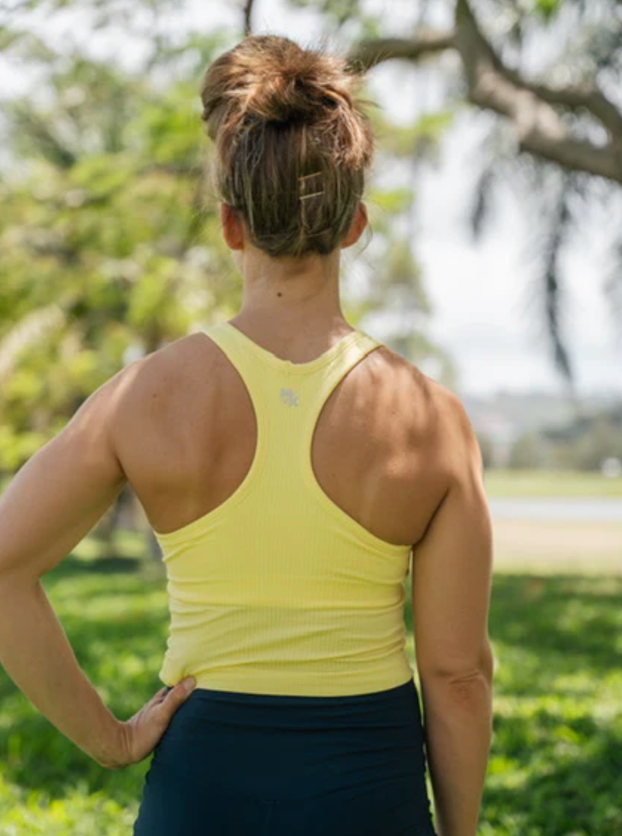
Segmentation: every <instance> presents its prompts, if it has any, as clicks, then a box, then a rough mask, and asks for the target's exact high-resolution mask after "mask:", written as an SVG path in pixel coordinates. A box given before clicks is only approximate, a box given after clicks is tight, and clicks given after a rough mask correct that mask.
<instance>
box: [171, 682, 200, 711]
mask: <svg viewBox="0 0 622 836" xmlns="http://www.w3.org/2000/svg"><path fill="white" fill-rule="evenodd" d="M196 684H197V681H196V679H195V678H194V677H193V676H187V677H186V678H185V679H182V680H181V682H178V683H177V685H176V686H175V687H174V688H172V689H171V690H170V691H169V692H168V694H167V695H166V697H165V699H164V705H166V707H167V708H171V709H172V710H173V711H175V709H176V708H178V707H179V706H180V705H181V704H182V702H184V700H186V699H187V698H188V697H189V696H190V694H191V693H192V691H193V689H194V687H195V686H196Z"/></svg>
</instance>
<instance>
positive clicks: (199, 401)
mask: <svg viewBox="0 0 622 836" xmlns="http://www.w3.org/2000/svg"><path fill="white" fill-rule="evenodd" d="M232 322H235V320H232ZM239 330H242V329H241V328H240V329H239ZM248 338H249V339H253V337H252V336H251V335H248ZM253 341H254V342H255V344H256V345H259V342H257V341H256V340H253ZM334 341H336V340H334ZM328 342H329V339H328V337H327V343H328ZM263 347H264V348H265V349H266V350H267V351H271V353H272V354H274V355H275V356H276V357H283V358H284V359H287V358H286V355H285V352H284V351H278V350H277V349H276V346H275V347H274V350H271V349H270V348H268V346H267V345H266V346H263ZM309 359H312V358H309ZM293 362H298V361H295V360H294V361H293ZM132 365H133V367H134V368H133V370H132V372H131V373H129V372H130V369H127V370H126V379H127V381H128V383H130V385H128V386H127V387H126V391H125V392H124V394H123V398H122V399H121V400H120V403H121V408H120V409H118V410H117V413H116V416H117V429H116V432H117V442H116V443H117V450H118V451H119V452H120V453H121V455H122V458H123V463H124V469H125V471H126V473H127V475H128V479H129V481H130V482H131V484H132V488H133V489H134V491H135V492H136V494H137V496H138V498H139V499H140V502H141V504H142V506H143V507H144V509H145V512H146V514H147V516H148V518H149V521H150V523H151V525H152V526H153V528H154V530H155V531H156V533H157V532H164V533H168V532H172V531H175V530H177V529H180V528H181V527H183V526H185V525H187V524H188V523H190V522H192V521H193V520H195V519H198V518H199V517H202V516H204V515H206V514H208V513H209V512H210V511H212V510H213V509H215V508H216V507H218V506H219V505H221V504H222V503H223V502H224V501H225V500H226V499H227V498H228V497H229V496H231V495H232V494H233V493H234V492H235V491H236V489H237V487H238V486H239V485H240V484H241V483H242V481H243V479H244V478H245V476H246V474H247V472H248V470H249V469H250V467H251V463H252V460H253V457H254V453H255V448H256V443H257V428H256V422H255V417H254V412H253V407H252V403H251V400H250V398H249V395H248V392H247V390H246V387H245V385H244V383H243V381H242V380H241V378H240V375H239V374H238V372H237V371H236V369H235V368H234V366H233V365H232V363H231V362H230V361H229V360H228V359H227V357H226V356H225V355H224V354H223V352H222V351H221V349H220V348H219V347H218V346H217V345H216V344H215V343H214V342H213V341H212V340H210V339H209V338H207V337H206V336H205V335H204V334H201V333H196V334H192V335H190V336H189V337H184V338H182V339H179V340H176V341H175V342H174V343H172V344H170V345H169V346H167V347H166V348H164V349H160V350H159V351H157V352H154V353H153V354H151V355H149V356H148V357H146V358H144V359H143V360H140V361H137V362H135V363H133V364H132ZM128 373H129V374H128ZM455 402H456V401H455V397H454V396H453V395H452V394H451V393H450V392H449V391H448V390H447V389H445V387H443V386H441V385H440V384H438V383H436V382H435V381H433V380H431V379H430V378H428V377H426V376H425V375H424V374H423V373H422V372H421V371H420V370H418V369H417V367H416V366H414V365H413V364H411V363H410V362H408V361H407V360H406V359H404V358H403V357H401V356H400V355H399V354H397V353H395V352H394V351H392V350H391V349H390V348H389V347H388V346H385V345H381V346H380V347H379V348H377V349H376V350H374V351H372V352H370V353H369V354H368V355H367V356H365V357H364V358H363V359H362V360H361V361H360V362H359V363H357V365H356V366H355V367H354V368H353V369H352V370H351V371H350V372H349V373H348V374H347V375H346V376H345V377H344V378H343V380H342V381H341V382H339V383H338V384H337V386H336V387H335V388H334V389H333V391H332V393H331V394H330V395H329V397H328V399H327V400H326V405H325V407H324V409H323V410H322V411H321V413H320V416H319V419H318V421H317V425H316V430H315V433H314V443H313V455H312V461H313V471H314V473H315V475H316V479H317V481H318V483H319V484H320V485H321V487H322V489H323V490H324V492H325V493H326V495H327V496H328V497H329V498H330V499H331V500H332V502H333V503H335V504H336V505H337V506H338V507H339V508H341V509H342V510H343V511H345V512H346V513H347V514H348V515H349V516H351V517H352V518H353V519H354V520H356V521H357V522H358V523H360V524H361V525H362V526H363V527H364V528H366V529H367V530H369V531H370V532H371V533H372V534H374V535H375V536H377V537H379V538H381V539H382V540H386V541H387V542H389V543H396V544H403V543H410V544H413V545H414V544H416V543H417V542H418V541H419V540H420V539H421V537H422V536H423V534H424V532H425V530H426V527H427V526H428V523H429V522H430V519H431V517H432V515H433V513H434V511H435V509H436V508H437V507H438V505H439V503H440V501H441V499H442V498H443V496H444V494H445V492H446V490H447V486H448V472H449V471H448V462H450V461H451V459H452V457H453V455H454V451H452V443H454V444H456V443H458V441H459V439H457V438H456V437H455V435H454V434H453V433H451V431H450V430H449V428H450V426H451V423H452V417H453V416H452V408H453V409H454V410H455ZM453 420H454V421H455V418H454V419H453ZM274 452H276V451H274Z"/></svg>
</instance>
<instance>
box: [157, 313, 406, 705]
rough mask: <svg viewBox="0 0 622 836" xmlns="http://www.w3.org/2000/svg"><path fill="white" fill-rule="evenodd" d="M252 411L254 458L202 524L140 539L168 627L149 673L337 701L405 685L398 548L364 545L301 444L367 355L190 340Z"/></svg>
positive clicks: (358, 334)
mask: <svg viewBox="0 0 622 836" xmlns="http://www.w3.org/2000/svg"><path fill="white" fill-rule="evenodd" d="M203 332H204V333H205V334H207V336H208V337H209V338H210V339H212V340H213V341H214V342H216V343H217V344H218V345H219V347H220V348H221V349H222V350H223V351H224V353H225V354H226V355H227V357H228V359H229V360H230V361H231V363H232V364H233V365H234V366H235V368H236V369H237V371H238V372H239V374H240V375H241V377H242V380H243V381H244V383H245V385H246V388H247V390H248V393H249V396H250V398H251V400H252V402H253V406H254V410H255V416H256V421H257V448H256V452H255V457H254V459H253V462H252V465H251V468H250V470H249V472H248V473H247V475H246V477H245V478H244V480H243V482H242V483H241V484H240V485H239V487H238V488H237V489H236V490H235V492H234V493H233V494H232V495H231V496H229V497H228V498H227V499H226V500H225V501H224V502H223V503H222V504H221V505H219V506H218V507H217V508H215V509H214V510H212V511H210V512H209V513H208V514H206V515H204V516H202V517H199V518H198V519H196V520H193V521H192V522H190V523H189V524H188V525H185V526H183V527H182V528H179V529H177V530H175V531H172V532H169V533H166V534H164V533H159V532H155V531H154V534H155V536H156V538H157V540H158V542H159V544H160V547H161V549H162V554H163V559H164V563H165V567H166V573H167V592H168V595H169V609H170V617H171V619H170V627H169V636H168V640H167V648H166V653H165V656H164V660H163V663H162V667H161V669H160V672H159V677H160V679H161V680H162V682H164V683H165V684H166V685H175V684H176V683H177V682H179V681H180V680H181V679H183V677H184V676H187V675H188V674H192V675H193V676H194V677H196V680H197V687H199V688H210V689H216V690H224V691H235V692H243V693H250V694H275V695H299V696H346V695H355V694H366V693H371V692H375V691H383V690H386V689H389V688H394V687H396V686H399V685H402V684H404V683H405V682H407V681H408V680H410V679H412V677H413V673H414V671H413V669H412V667H411V666H410V663H409V659H408V655H407V652H406V636H405V626H404V608H403V605H404V599H405V592H404V581H405V578H406V575H407V572H408V562H409V557H410V550H411V545H410V544H405V545H395V544H392V543H388V542H386V541H385V540H382V539H380V538H379V537H376V536H375V535H374V534H372V533H371V532H369V531H368V530H367V529H365V528H364V527H363V526H362V525H360V524H359V523H358V522H356V521H355V520H354V519H353V518H352V517H350V516H349V515H348V514H347V513H346V512H345V511H342V510H341V509H340V508H339V507H338V506H337V505H335V503H333V502H332V501H331V500H330V499H329V497H328V496H327V494H325V493H324V491H323V490H322V488H321V487H320V485H319V483H318V482H317V480H316V479H315V475H314V473H313V469H312V465H311V440H312V435H313V431H314V428H315V424H316V421H317V418H318V416H319V414H320V411H321V408H322V406H323V405H324V403H325V401H326V399H327V398H328V396H329V395H330V393H331V392H332V391H333V389H334V387H335V386H336V385H337V384H338V383H339V381H340V380H341V379H342V378H343V377H344V375H345V374H346V373H347V372H348V371H349V370H350V369H351V368H352V367H353V366H355V365H356V364H357V363H358V362H359V361H360V360H361V359H362V358H363V357H364V356H365V355H367V354H368V353H369V352H370V351H373V350H374V349H375V348H376V347H378V346H379V345H382V343H380V342H379V341H378V340H375V339H374V338H373V337H371V336H369V335H368V334H366V333H364V332H363V331H360V330H355V331H352V332H351V333H349V334H347V335H346V336H345V337H343V338H342V339H341V340H340V342H338V343H337V344H336V345H334V346H332V348H330V349H329V350H328V351H326V352H324V354H322V355H320V356H319V357H316V358H315V359H314V360H312V361H311V362H309V363H300V364H299V363H292V362H291V361H289V360H282V359H281V358H278V357H276V355H274V354H272V353H271V352H269V351H267V350H266V349H264V348H262V347H261V346H259V345H257V344H256V343H254V342H253V341H252V340H251V339H250V338H249V337H247V336H246V335H245V334H243V333H242V331H240V330H239V329H238V328H236V327H235V326H234V325H232V324H230V323H229V322H220V323H217V324H215V325H211V326H208V327H207V328H205V329H203Z"/></svg>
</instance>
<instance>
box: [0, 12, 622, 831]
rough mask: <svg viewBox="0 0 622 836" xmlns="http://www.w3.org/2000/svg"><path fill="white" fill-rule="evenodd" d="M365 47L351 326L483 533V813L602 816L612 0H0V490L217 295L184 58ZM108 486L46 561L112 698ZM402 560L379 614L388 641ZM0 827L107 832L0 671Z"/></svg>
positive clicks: (611, 546) (608, 581)
mask: <svg viewBox="0 0 622 836" xmlns="http://www.w3.org/2000/svg"><path fill="white" fill-rule="evenodd" d="M251 31H252V32H253V33H257V34H261V33H273V34H283V35H288V36H289V37H292V38H294V39H295V40H297V41H298V42H299V43H301V45H304V46H313V45H316V44H318V43H319V42H320V41H321V40H323V41H324V42H327V43H328V45H329V47H332V48H334V49H336V50H339V51H340V52H342V53H343V54H346V55H347V56H348V60H349V62H350V64H351V66H352V67H353V68H363V69H366V70H367V73H368V74H367V79H368V80H367V87H366V91H365V96H366V97H368V98H369V99H371V100H372V101H373V102H375V105H373V106H370V107H369V110H368V112H369V115H370V117H371V118H372V121H373V124H374V128H375V131H376V136H377V141H378V147H377V157H376V163H375V167H374V171H373V174H372V177H371V178H370V180H369V182H368V187H367V196H366V203H367V206H368V210H369V215H370V222H371V229H372V232H373V235H372V237H371V238H367V237H366V236H363V239H362V241H361V243H359V244H357V245H356V246H355V247H353V248H351V249H348V250H345V251H344V253H343V256H342V280H341V281H342V299H343V305H342V307H343V310H344V314H345V316H346V319H347V320H348V321H349V322H350V323H351V324H353V325H354V326H356V327H358V328H361V329H363V330H365V331H367V332H368V333H370V334H371V335H373V336H376V337H378V338H379V339H381V340H383V341H385V342H386V343H387V344H388V345H389V346H390V347H391V348H393V349H394V350H395V351H398V352H400V353H401V354H402V355H403V356H405V357H406V358H408V359H409V360H410V361H411V362H413V363H415V364H416V365H417V366H419V368H421V369H422V371H424V372H425V373H426V374H428V375H429V376H430V377H432V378H434V379H436V380H438V381H440V382H441V383H443V384H444V385H446V386H448V387H450V388H451V389H453V390H454V391H455V392H456V393H457V394H458V395H459V396H460V398H461V399H462V401H463V403H464V405H465V407H466V409H467V412H468V414H469V416H470V418H471V421H472V424H473V427H474V429H475V431H476V433H477V436H478V439H479V442H480V447H481V450H482V455H483V460H484V466H485V472H484V480H485V485H486V489H487V494H488V497H489V503H490V509H491V514H492V518H493V526H494V536H495V576H494V588H493V600H492V604H491V615H490V633H491V639H492V643H493V648H494V652H495V662H496V670H495V683H496V694H495V732H494V740H493V748H492V752H491V760H490V766H489V777H488V781H487V786H486V791H485V796H484V803H483V806H482V819H481V833H482V834H484V836H493V834H494V836H510V834H512V836H515V834H521V836H614V834H615V836H619V833H620V832H622V806H621V804H620V798H622V715H621V713H620V708H619V702H620V701H619V694H620V693H621V689H622V92H621V91H622V3H621V2H620V0H589V2H588V1H587V0H504V2H502V1H501V0H458V2H455V0H428V2H424V0H421V2H415V1H414V0H413V2H409V3H406V2H401V0H367V2H365V0H314V2H311V0H255V1H254V2H252V0H251V2H249V0H246V1H245V2H233V1H232V2H218V0H215V1H214V2H209V3H207V2H205V0H203V2H199V0H176V2H172V0H109V2H106V3H104V2H101V0H50V1H49V2H45V1H44V0H38V1H37V0H13V2H11V0H0V107H1V112H0V490H2V489H4V487H6V485H7V484H8V482H9V481H10V479H11V478H12V476H13V475H14V473H15V472H16V471H17V470H18V469H19V468H20V467H21V466H22V465H23V464H24V463H25V462H26V461H27V460H28V459H29V458H30V457H31V456H32V455H33V454H34V453H35V452H36V451H37V450H38V449H39V448H40V447H41V446H42V445H43V444H44V443H45V442H46V441H47V440H49V439H50V438H52V437H53V436H54V435H56V434H57V433H58V432H59V431H60V430H61V429H62V427H63V426H64V425H65V424H66V422H67V421H68V419H69V418H70V417H71V415H72V414H73V413H74V412H75V411H76V410H77V408H78V407H79V406H80V404H81V403H82V402H83V401H84V400H85V399H86V397H88V395H89V394H90V393H91V392H93V391H94V390H95V389H96V388H98V387H99V386H100V385H101V384H102V383H103V382H104V381H106V380H108V379H109V378H110V377H111V376H112V375H113V374H115V373H116V372H117V371H118V370H119V369H120V368H122V367H123V366H124V365H126V364H128V363H130V362H132V361H133V360H136V359H138V358H140V357H141V356H143V355H145V354H146V353H150V352H153V351H156V350H158V349H159V348H161V347H163V346H164V345H165V344H166V343H168V342H170V341H172V340H175V339H178V338H179V337H182V336H184V335H185V334H188V333H190V332H193V331H196V330H199V329H200V328H201V327H203V326H205V325H207V324H209V323H212V322H216V321H220V320H222V319H227V318H230V317H232V316H234V315H235V314H236V313H237V311H238V309H239V307H240V304H241V290H242V285H241V277H240V276H239V275H238V274H237V272H236V270H235V268H234V265H233V262H232V260H231V257H230V254H229V251H228V250H227V248H226V246H225V244H224V242H223V241H222V239H221V235H220V221H219V215H218V203H217V201H216V199H215V197H214V195H212V194H210V192H209V189H208V188H207V184H206V180H205V176H204V166H205V164H206V161H208V160H209V156H210V154H211V153H212V149H211V146H210V144H209V143H208V141H207V140H206V138H205V137H204V135H203V123H202V122H201V120H200V111H201V107H200V102H199V96H198V89H199V80H200V76H201V73H202V71H203V69H204V68H205V66H206V65H207V64H208V63H209V62H210V61H211V60H212V59H213V58H214V57H216V55H218V54H219V53H220V52H222V51H223V50H225V49H228V48H230V47H231V46H233V45H234V44H235V43H237V42H238V41H239V40H240V39H241V38H242V37H243V35H244V34H245V33H248V32H251ZM165 585H166V578H165V574H164V569H163V566H162V562H161V556H160V552H159V548H158V545H157V542H156V541H155V539H154V538H153V536H152V533H151V529H150V527H149V524H148V521H147V519H146V516H145V514H144V512H143V510H142V508H141V506H140V504H139V503H138V501H137V499H136V497H135V496H134V495H133V493H132V491H131V488H130V487H129V486H128V488H127V489H126V490H124V491H123V493H122V494H121V495H120V496H119V498H118V500H117V501H116V502H115V504H114V506H112V507H111V508H110V509H109V511H108V512H107V513H106V514H105V515H104V517H103V518H102V519H101V521H100V522H99V523H98V524H97V526H96V527H95V528H94V529H93V531H92V532H91V533H90V534H89V536H88V537H87V538H85V539H84V540H83V541H82V542H81V543H80V544H79V546H78V547H77V548H76V549H75V550H74V551H73V552H72V553H71V554H70V555H68V557H67V558H66V560H65V561H63V563H62V564H61V565H60V566H59V567H57V569H55V570H54V571H52V572H50V573H48V574H47V575H46V576H45V577H44V586H45V588H46V591H47V592H48V594H49V597H50V600H51V601H52V602H53V604H54V606H55V609H56V611H57V613H58V614H59V617H60V619H61V621H62V624H63V626H64V628H65V630H66V632H67V634H68V636H69V638H70V640H71V642H72V646H73V647H74V649H75V651H76V655H77V657H78V659H79V661H80V664H81V665H82V667H83V668H84V670H85V671H86V672H87V674H88V675H89V677H90V678H91V680H92V682H93V683H94V684H95V685H96V687H97V688H98V690H99V691H100V693H101V694H102V696H103V697H104V698H105V699H106V701H107V703H108V704H109V705H110V707H111V709H112V710H113V711H114V712H115V713H116V714H117V716H119V717H121V718H123V719H125V718H127V717H129V716H131V714H133V713H134V712H135V711H136V710H138V708H139V707H140V706H141V705H142V704H143V702H144V701H145V700H146V699H148V697H149V696H150V694H151V692H153V691H155V690H157V688H158V687H160V685H161V683H160V682H159V680H158V679H157V675H156V674H157V671H158V669H159V664H160V658H161V656H162V654H163V651H164V647H165V642H166V630H167V624H168V613H167V601H166V588H165ZM408 587H409V579H408V580H407V583H406V592H407V600H406V603H405V617H406V624H407V627H408V639H407V647H408V652H409V654H410V655H411V660H412V659H413V658H414V656H413V653H414V645H413V638H412V610H411V602H410V590H409V588H408ZM0 698H1V701H0V833H1V834H2V836H15V835H16V834H19V835H20V836H21V834H38V833H41V834H47V835H49V836H53V835H54V834H59V836H65V835H66V834H77V836H90V834H95V833H97V834H98V836H101V835H102V834H105V836H120V835H121V834H129V833H130V832H131V823H132V822H133V820H134V818H135V816H136V813H137V808H138V800H139V794H140V788H141V784H142V780H143V776H144V773H145V772H146V770H147V767H148V762H147V761H145V762H143V763H141V764H138V765H135V766H133V767H131V768H126V769H124V770H121V771H119V772H107V771H105V770H102V769H100V768H99V767H98V766H97V765H96V764H94V763H93V762H91V761H89V759H88V758H87V757H86V756H85V755H84V754H83V753H82V752H81V751H79V750H77V749H76V748H75V747H74V746H73V745H72V744H71V743H70V742H69V741H67V740H66V739H65V738H63V737H62V736H61V735H60V733H59V732H57V731H56V730H55V729H54V727H52V726H51V724H50V723H49V722H48V721H47V720H46V719H45V718H43V717H42V716H41V715H39V714H38V713H37V712H36V710H35V709H34V708H33V707H32V706H31V705H30V704H29V703H28V702H27V701H26V700H25V698H24V697H23V696H22V695H21V693H20V692H19V691H18V690H17V689H16V688H15V686H14V685H13V683H12V682H11V681H10V680H9V679H8V677H7V676H6V674H5V673H4V672H3V671H0Z"/></svg>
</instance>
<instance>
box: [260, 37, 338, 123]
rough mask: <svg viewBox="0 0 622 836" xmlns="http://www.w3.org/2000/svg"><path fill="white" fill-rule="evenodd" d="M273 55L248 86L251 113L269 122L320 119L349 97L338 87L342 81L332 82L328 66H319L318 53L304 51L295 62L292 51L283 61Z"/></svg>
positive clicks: (312, 120)
mask: <svg viewBox="0 0 622 836" xmlns="http://www.w3.org/2000/svg"><path fill="white" fill-rule="evenodd" d="M270 57H271V59H272V60H271V61H266V62H265V64H264V65H263V66H260V67H258V68H257V72H256V74H255V78H254V79H253V81H252V82H251V83H250V84H249V86H248V99H247V102H246V112H247V114H248V115H252V116H253V117H255V118H257V119H261V120H263V121H265V122H291V121H303V122H314V121H320V120H321V118H322V117H323V114H324V112H325V110H326V109H327V108H335V107H337V104H338V99H341V100H343V99H344V98H345V97H346V96H347V93H346V91H343V92H340V91H339V90H338V86H341V82H340V81H339V82H337V84H335V83H334V81H333V84H331V79H330V76H329V75H328V74H327V73H326V71H325V68H324V67H318V60H317V56H313V55H310V54H308V53H302V55H301V56H300V57H298V60H296V61H294V60H292V56H291V54H290V56H288V58H286V59H285V60H284V61H283V62H282V63H281V62H280V61H279V60H278V58H279V56H278V55H276V56H275V55H274V54H272V55H271V56H270ZM275 59H276V60H275Z"/></svg>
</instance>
